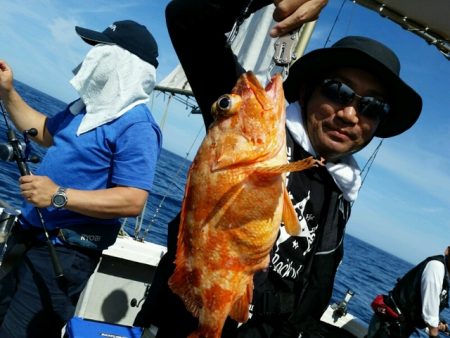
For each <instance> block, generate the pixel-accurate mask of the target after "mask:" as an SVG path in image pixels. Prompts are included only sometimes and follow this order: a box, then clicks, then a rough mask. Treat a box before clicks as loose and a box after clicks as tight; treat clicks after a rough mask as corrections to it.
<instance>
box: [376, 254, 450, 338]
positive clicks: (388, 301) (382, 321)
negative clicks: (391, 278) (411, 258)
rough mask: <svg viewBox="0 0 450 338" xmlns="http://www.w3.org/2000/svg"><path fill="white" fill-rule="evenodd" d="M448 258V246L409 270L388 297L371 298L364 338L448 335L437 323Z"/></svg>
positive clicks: (448, 282) (448, 285) (449, 284)
mask: <svg viewBox="0 0 450 338" xmlns="http://www.w3.org/2000/svg"><path fill="white" fill-rule="evenodd" d="M449 255H450V246H449V247H447V248H446V249H445V252H444V255H436V256H432V257H428V258H426V259H425V260H423V261H422V262H421V263H419V264H417V265H416V266H415V267H414V268H412V269H411V270H409V271H408V272H407V273H406V274H405V275H404V276H403V277H402V278H401V279H399V280H398V281H397V284H396V285H395V287H394V289H392V290H391V291H390V292H389V294H388V295H379V296H377V297H376V298H375V300H374V301H373V303H372V308H373V309H374V312H375V313H374V315H373V317H372V320H371V322H370V326H369V334H368V336H367V337H368V338H407V337H409V336H410V335H411V334H412V333H413V332H414V331H415V330H416V329H423V328H427V330H428V335H429V336H430V337H439V331H441V332H447V333H450V331H449V328H448V324H446V323H445V322H442V321H440V319H439V313H440V312H441V311H442V310H444V309H445V308H447V307H448V298H449V294H448V292H449V290H450V277H449V275H450V260H449Z"/></svg>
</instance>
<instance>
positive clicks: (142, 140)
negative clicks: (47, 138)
mask: <svg viewBox="0 0 450 338" xmlns="http://www.w3.org/2000/svg"><path fill="white" fill-rule="evenodd" d="M68 108H69V106H68V107H67V108H66V110H64V111H62V112H60V113H58V114H56V115H55V116H54V117H52V118H49V119H48V120H47V128H48V130H49V132H50V133H51V134H52V135H53V146H51V147H50V148H48V150H47V153H46V154H45V156H44V158H43V160H42V163H41V164H40V166H39V169H38V170H37V171H36V172H35V173H34V174H35V175H41V176H48V177H49V178H51V179H52V180H53V181H54V182H55V183H56V184H58V185H60V186H62V187H67V188H73V189H79V190H99V189H107V188H111V187H115V186H117V185H121V186H128V187H134V188H139V189H144V190H147V191H150V189H151V187H152V183H153V179H154V176H155V169H156V163H157V160H158V157H159V154H160V150H161V146H162V134H161V131H160V129H159V127H158V125H157V124H156V122H155V120H154V119H153V116H152V114H151V113H150V111H149V109H148V108H147V106H146V105H144V104H141V105H138V106H136V107H134V108H132V109H131V110H130V111H128V112H127V113H125V114H124V115H122V116H121V117H119V118H117V119H116V120H114V121H112V122H109V123H107V124H104V125H102V126H100V127H97V128H95V129H93V130H91V131H89V132H86V133H84V134H81V135H80V136H77V135H76V131H77V129H78V126H79V125H80V123H81V120H82V118H83V116H84V115H85V113H86V111H85V110H83V111H82V112H80V113H79V114H77V115H73V114H72V113H71V112H70V111H69V109H68ZM40 210H41V212H42V215H43V217H44V220H45V225H46V227H47V229H48V230H52V229H55V228H65V227H70V226H73V225H80V224H105V225H107V224H118V223H119V219H116V218H114V219H106V220H105V219H97V218H93V217H89V216H84V215H81V214H78V213H75V212H72V211H69V210H66V209H56V208H54V207H49V208H42V209H40ZM21 211H22V219H21V223H22V225H23V226H24V227H25V228H26V227H30V226H34V227H41V223H40V221H39V218H38V214H37V212H36V209H35V208H34V207H33V205H31V204H29V203H27V202H25V203H24V204H23V206H22V210H21Z"/></svg>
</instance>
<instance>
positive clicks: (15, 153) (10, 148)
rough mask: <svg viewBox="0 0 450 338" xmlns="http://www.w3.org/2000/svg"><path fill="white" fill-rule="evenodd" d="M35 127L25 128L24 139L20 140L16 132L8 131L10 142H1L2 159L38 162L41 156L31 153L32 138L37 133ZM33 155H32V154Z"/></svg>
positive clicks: (0, 155)
mask: <svg viewBox="0 0 450 338" xmlns="http://www.w3.org/2000/svg"><path fill="white" fill-rule="evenodd" d="M37 133H38V132H37V130H36V129H35V128H31V129H27V130H24V132H23V134H22V135H23V139H24V140H23V141H19V139H18V138H17V137H16V135H15V133H10V132H8V142H6V143H0V160H2V161H6V162H14V161H16V162H17V160H21V161H24V162H31V163H38V162H39V161H40V159H39V157H37V156H35V155H31V150H32V147H31V142H30V138H29V136H31V137H34V136H36V135H37ZM30 155H31V156H30Z"/></svg>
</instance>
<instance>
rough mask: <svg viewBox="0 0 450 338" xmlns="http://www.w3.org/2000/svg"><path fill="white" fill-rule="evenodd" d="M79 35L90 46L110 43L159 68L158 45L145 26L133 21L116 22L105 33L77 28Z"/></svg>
mask: <svg viewBox="0 0 450 338" xmlns="http://www.w3.org/2000/svg"><path fill="white" fill-rule="evenodd" d="M75 31H76V32H77V34H78V35H79V36H80V37H81V38H82V39H83V40H84V41H85V42H87V43H88V44H90V45H96V44H97V43H109V44H115V45H118V46H120V47H122V48H124V49H126V50H128V51H129V52H130V53H133V54H134V55H136V56H138V57H140V58H141V59H142V60H144V61H146V62H148V63H150V64H152V65H153V66H155V68H157V67H158V60H157V57H158V45H157V44H156V41H155V39H154V38H153V35H152V34H151V33H150V32H149V31H148V30H147V28H146V27H145V26H144V25H141V24H138V23H137V22H135V21H132V20H123V21H116V22H114V23H113V24H111V25H110V26H109V27H108V28H106V29H105V30H104V31H103V32H101V33H100V32H96V31H93V30H91V29H87V28H82V27H78V26H76V27H75Z"/></svg>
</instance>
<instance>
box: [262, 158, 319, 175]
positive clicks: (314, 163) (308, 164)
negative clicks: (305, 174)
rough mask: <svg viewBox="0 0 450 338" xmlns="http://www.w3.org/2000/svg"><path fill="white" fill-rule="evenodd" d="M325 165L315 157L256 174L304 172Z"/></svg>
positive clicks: (266, 169) (263, 170)
mask: <svg viewBox="0 0 450 338" xmlns="http://www.w3.org/2000/svg"><path fill="white" fill-rule="evenodd" d="M320 165H323V160H317V159H315V158H314V157H313V156H310V157H308V158H305V159H304V160H300V161H295V162H291V163H286V164H282V165H278V166H274V167H267V168H258V169H256V173H258V174H259V173H261V174H282V173H286V172H291V171H302V170H306V169H309V168H312V167H318V166H320Z"/></svg>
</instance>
